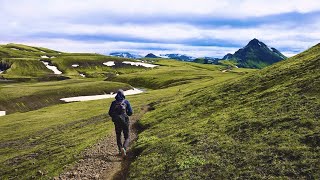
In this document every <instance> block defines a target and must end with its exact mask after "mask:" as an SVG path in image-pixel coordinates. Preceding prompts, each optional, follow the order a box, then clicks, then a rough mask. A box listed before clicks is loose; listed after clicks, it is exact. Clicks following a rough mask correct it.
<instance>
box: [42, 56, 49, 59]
mask: <svg viewBox="0 0 320 180" xmlns="http://www.w3.org/2000/svg"><path fill="white" fill-rule="evenodd" d="M40 57H41V58H43V59H47V58H49V57H48V56H40Z"/></svg>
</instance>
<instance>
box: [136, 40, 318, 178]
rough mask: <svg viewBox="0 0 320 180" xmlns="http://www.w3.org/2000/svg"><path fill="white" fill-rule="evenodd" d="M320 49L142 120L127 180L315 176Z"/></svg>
mask: <svg viewBox="0 0 320 180" xmlns="http://www.w3.org/2000/svg"><path fill="white" fill-rule="evenodd" d="M319 67H320V45H319V44H318V45H316V46H314V47H313V48H311V49H309V50H307V51H305V52H303V53H301V54H299V55H297V56H295V57H293V58H290V59H288V60H286V61H283V62H280V63H277V64H275V65H273V66H270V67H268V68H265V69H263V70H261V71H258V72H255V73H251V74H249V75H247V76H245V77H243V78H241V79H236V80H233V81H228V82H227V83H223V84H218V85H208V86H207V87H205V88H201V89H197V90H194V91H192V92H188V93H185V94H184V95H177V96H176V97H175V98H174V99H172V100H171V101H170V102H166V103H156V102H155V103H154V104H155V105H154V108H155V110H154V111H152V112H151V113H148V114H147V115H146V116H144V118H143V119H142V120H141V121H140V126H141V127H142V132H141V133H140V135H139V139H138V142H137V143H136V145H135V151H136V153H137V155H138V157H137V159H136V161H135V162H134V163H133V164H132V165H131V171H130V177H131V178H132V179H190V178H191V179H238V178H240V179H270V178H271V179H273V178H280V179H282V178H284V179H287V178H288V179H319V178H320V171H319V168H320V158H319V154H320V151H319V146H320V136H319V134H320V128H319V127H320V122H319V119H320V93H319V89H320V71H319Z"/></svg>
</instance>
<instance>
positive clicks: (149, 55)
mask: <svg viewBox="0 0 320 180" xmlns="http://www.w3.org/2000/svg"><path fill="white" fill-rule="evenodd" d="M145 57H146V58H158V56H156V55H154V54H152V53H149V54H147V55H146V56H145Z"/></svg>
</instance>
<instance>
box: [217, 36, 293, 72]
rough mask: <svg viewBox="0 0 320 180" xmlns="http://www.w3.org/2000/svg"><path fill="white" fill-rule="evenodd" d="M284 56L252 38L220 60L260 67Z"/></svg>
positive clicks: (244, 65) (240, 65)
mask: <svg viewBox="0 0 320 180" xmlns="http://www.w3.org/2000/svg"><path fill="white" fill-rule="evenodd" d="M286 58H287V57H286V56H284V55H283V54H282V53H281V52H280V51H278V50H277V49H275V48H273V47H269V46H267V45H266V44H264V43H263V42H261V41H259V40H258V39H253V40H251V41H250V42H249V43H248V44H247V45H246V46H245V47H243V48H241V49H239V50H238V51H236V52H235V53H234V54H227V55H225V56H224V57H223V59H222V60H230V61H234V62H236V64H237V66H239V67H244V68H258V69H261V68H264V67H266V66H269V65H271V64H273V63H276V62H279V61H282V60H284V59H286Z"/></svg>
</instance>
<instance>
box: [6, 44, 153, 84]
mask: <svg viewBox="0 0 320 180" xmlns="http://www.w3.org/2000/svg"><path fill="white" fill-rule="evenodd" d="M41 61H46V62H50V64H52V65H54V66H56V67H57V68H58V69H59V70H60V71H62V73H63V74H61V75H56V74H53V72H52V71H51V70H49V69H47V68H46V67H45V65H44V64H43V63H42V62H41ZM108 61H114V62H115V63H116V66H114V67H108V66H105V65H103V63H104V62H108ZM123 61H134V60H132V59H127V58H119V57H111V56H105V55H101V54H95V53H63V52H59V51H55V50H51V49H47V48H42V47H34V46H26V45H22V44H7V45H0V70H4V72H3V73H2V74H1V76H0V78H5V79H10V80H16V81H27V80H29V81H30V80H35V81H44V80H50V79H51V80H58V79H66V78H74V79H79V78H81V76H80V74H84V75H85V76H86V77H87V78H106V77H110V76H116V74H128V73H133V72H140V71H144V70H148V69H147V68H144V67H137V66H130V65H124V64H121V62H123ZM72 65H78V67H73V66H72Z"/></svg>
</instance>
